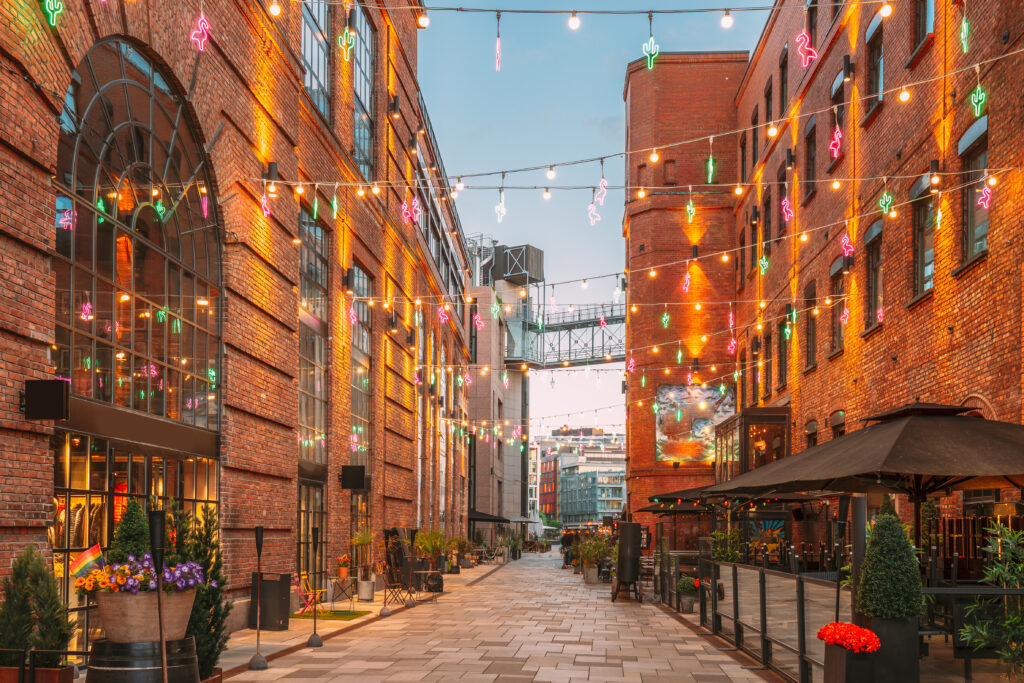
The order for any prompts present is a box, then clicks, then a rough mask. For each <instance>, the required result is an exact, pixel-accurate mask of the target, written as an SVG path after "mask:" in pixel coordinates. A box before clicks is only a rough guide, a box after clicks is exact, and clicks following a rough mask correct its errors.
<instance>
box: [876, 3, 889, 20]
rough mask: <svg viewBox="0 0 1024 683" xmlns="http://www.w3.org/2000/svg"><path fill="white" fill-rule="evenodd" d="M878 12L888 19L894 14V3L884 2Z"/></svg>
mask: <svg viewBox="0 0 1024 683" xmlns="http://www.w3.org/2000/svg"><path fill="white" fill-rule="evenodd" d="M878 13H879V14H881V15H882V18H883V19H888V18H889V17H890V16H892V3H891V2H883V3H882V7H881V9H879V10H878Z"/></svg>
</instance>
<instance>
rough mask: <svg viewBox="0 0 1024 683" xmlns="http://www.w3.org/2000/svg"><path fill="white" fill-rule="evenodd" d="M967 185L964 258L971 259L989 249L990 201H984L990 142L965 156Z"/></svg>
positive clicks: (964, 195)
mask: <svg viewBox="0 0 1024 683" xmlns="http://www.w3.org/2000/svg"><path fill="white" fill-rule="evenodd" d="M964 161H965V165H966V169H967V186H966V187H965V188H964V193H963V202H964V237H963V239H964V246H963V253H964V260H965V261H967V260H970V259H972V258H974V257H975V256H977V255H978V254H980V253H982V252H983V251H985V250H986V249H988V208H987V207H988V202H986V201H982V197H983V195H982V193H983V192H984V191H985V182H986V178H985V169H987V168H988V143H987V142H984V143H982V144H981V145H980V146H979V147H976V148H975V149H974V150H973V151H971V152H970V153H969V155H968V156H967V157H966V158H965V160H964Z"/></svg>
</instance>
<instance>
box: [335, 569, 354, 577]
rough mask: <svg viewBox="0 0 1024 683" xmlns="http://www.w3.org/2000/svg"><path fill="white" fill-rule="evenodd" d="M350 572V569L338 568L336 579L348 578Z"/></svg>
mask: <svg viewBox="0 0 1024 683" xmlns="http://www.w3.org/2000/svg"><path fill="white" fill-rule="evenodd" d="M350 571H352V567H338V578H339V579H345V578H348V573H349V572H350Z"/></svg>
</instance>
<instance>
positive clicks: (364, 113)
mask: <svg viewBox="0 0 1024 683" xmlns="http://www.w3.org/2000/svg"><path fill="white" fill-rule="evenodd" d="M352 17H353V22H352V23H353V26H352V28H353V29H354V31H355V45H354V46H353V48H352V61H351V64H352V102H353V107H352V109H353V131H352V157H353V160H354V161H355V163H356V167H357V168H358V169H359V171H360V173H362V174H363V178H364V179H365V180H371V179H372V178H373V177H374V168H375V166H376V163H375V157H376V155H375V145H374V136H375V131H374V129H375V125H374V117H375V115H376V111H375V106H374V72H375V70H376V68H377V64H376V62H377V59H376V56H377V48H376V45H377V43H376V40H377V32H376V30H375V29H374V27H373V24H372V23H371V22H370V19H369V16H368V14H367V12H366V10H365V9H364V8H363V6H362V5H361V4H359V3H358V2H357V3H356V4H355V5H354V6H353V8H352Z"/></svg>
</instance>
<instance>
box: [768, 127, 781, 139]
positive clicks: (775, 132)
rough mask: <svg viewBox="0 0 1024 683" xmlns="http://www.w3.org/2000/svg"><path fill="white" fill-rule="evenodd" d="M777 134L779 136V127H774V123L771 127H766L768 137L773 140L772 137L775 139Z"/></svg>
mask: <svg viewBox="0 0 1024 683" xmlns="http://www.w3.org/2000/svg"><path fill="white" fill-rule="evenodd" d="M778 134H779V127H778V126H776V125H775V124H774V123H772V125H770V126H768V137H770V138H773V137H775V136H776V135H778Z"/></svg>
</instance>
